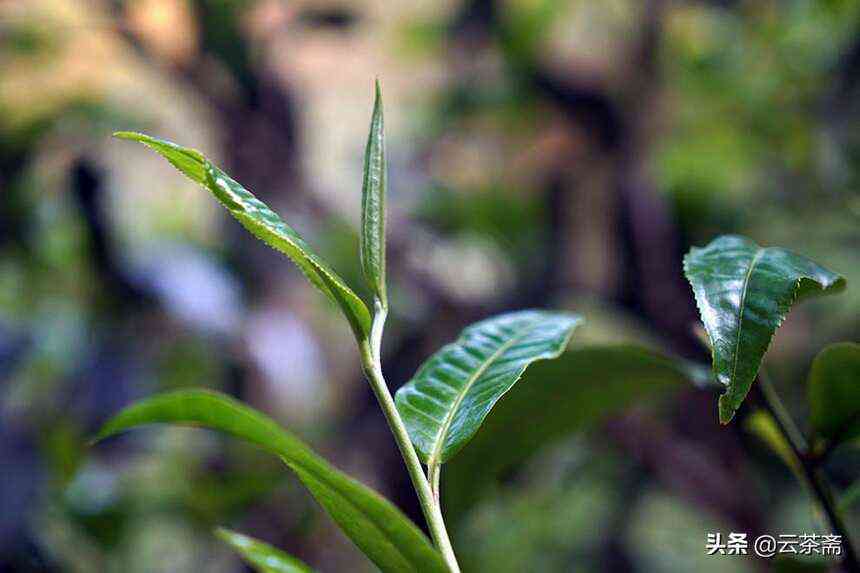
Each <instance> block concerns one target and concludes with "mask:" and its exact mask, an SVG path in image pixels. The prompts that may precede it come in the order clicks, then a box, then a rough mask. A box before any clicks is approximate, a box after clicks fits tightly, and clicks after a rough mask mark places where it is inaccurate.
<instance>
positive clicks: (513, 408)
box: [444, 345, 690, 521]
mask: <svg viewBox="0 0 860 573" xmlns="http://www.w3.org/2000/svg"><path fill="white" fill-rule="evenodd" d="M688 372H689V370H688V368H687V367H686V365H685V364H684V363H683V362H680V361H677V360H673V359H670V358H668V357H666V356H664V355H662V354H660V353H657V352H654V351H652V350H648V349H646V348H642V347H639V346H632V345H607V346H589V347H584V348H572V349H570V350H568V351H567V352H565V353H564V354H562V355H561V356H559V357H558V358H557V359H555V360H548V361H545V362H540V363H538V364H535V365H533V366H532V367H530V368H529V369H528V370H527V371H526V373H525V374H524V376H523V379H522V381H521V382H520V383H519V384H517V385H516V387H514V388H513V389H512V390H511V391H510V392H508V393H507V394H506V395H505V396H504V397H503V398H502V399H501V400H499V403H498V404H496V406H495V408H493V412H492V413H491V414H490V415H489V416H487V419H486V420H485V421H484V424H483V425H482V426H481V429H480V430H479V431H478V433H477V434H476V435H475V437H474V439H473V440H472V441H471V442H469V444H467V445H466V447H465V448H463V452H462V455H460V456H457V458H456V459H454V460H452V461H451V462H450V463H449V464H448V465H447V466H446V468H447V469H446V471H447V477H446V479H445V481H444V485H445V488H444V496H445V502H446V503H445V506H446V508H447V515H449V516H450V517H451V519H452V520H454V521H456V520H457V519H458V518H459V517H460V516H462V515H463V514H464V513H465V512H467V511H468V509H469V508H470V507H472V506H473V505H474V503H475V502H477V501H478V500H479V499H480V498H481V496H482V495H485V494H486V492H487V491H492V487H490V486H491V485H492V484H493V483H495V482H496V480H497V479H498V478H499V476H502V475H504V474H506V472H509V471H510V470H511V469H512V468H514V467H516V466H518V465H520V464H522V463H525V461H526V460H528V459H529V458H531V457H532V456H534V455H535V454H537V453H538V452H540V451H541V450H542V448H543V447H545V446H549V445H551V444H553V443H555V442H557V441H559V440H561V439H563V438H565V437H567V436H569V435H571V434H573V433H575V432H580V431H583V430H586V429H589V428H592V427H593V426H594V425H595V424H597V423H599V422H601V421H603V420H605V419H606V418H608V417H610V416H613V415H616V414H618V413H619V412H620V411H622V410H624V409H627V408H630V407H632V406H641V405H646V404H650V403H653V402H655V401H656V399H658V398H661V397H663V396H665V395H666V394H667V393H668V392H669V391H678V390H681V389H684V388H686V387H689V384H690V380H689V377H688V375H687V373H688ZM500 445H503V447H500Z"/></svg>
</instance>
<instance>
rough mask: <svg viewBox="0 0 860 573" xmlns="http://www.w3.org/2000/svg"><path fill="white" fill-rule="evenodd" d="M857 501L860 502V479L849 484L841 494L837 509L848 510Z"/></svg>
mask: <svg viewBox="0 0 860 573" xmlns="http://www.w3.org/2000/svg"><path fill="white" fill-rule="evenodd" d="M858 502H860V480H857V481H855V482H854V483H853V484H851V485H850V486H849V487H848V489H846V490H845V493H843V494H842V497H840V499H839V510H840V511H848V510H849V509H851V508H852V507H854V505H855V504H856V503H858Z"/></svg>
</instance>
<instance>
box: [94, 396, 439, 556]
mask: <svg viewBox="0 0 860 573" xmlns="http://www.w3.org/2000/svg"><path fill="white" fill-rule="evenodd" d="M148 424H178V425H185V426H204V427H207V428H210V429H213V430H220V431H222V432H225V433H227V434H230V435H232V436H235V437H237V438H241V439H244V440H246V441H249V442H251V443H253V444H256V445H258V446H260V447H261V448H263V449H264V450H266V451H268V452H271V453H273V454H275V455H276V456H279V457H280V458H281V459H282V460H284V462H285V463H286V464H287V466H289V467H290V469H292V470H293V471H294V472H295V473H296V475H298V477H299V479H300V480H301V481H302V483H304V484H305V486H306V487H307V488H308V489H309V490H310V492H311V494H313V496H314V498H315V499H316V500H317V501H318V502H319V504H320V505H322V506H323V508H325V510H326V511H327V512H328V513H329V515H331V517H332V519H334V520H335V522H336V523H337V524H338V525H339V526H340V528H341V529H342V530H343V532H344V533H346V535H347V536H349V538H350V539H351V540H352V541H353V542H354V543H355V544H356V545H357V546H358V548H359V549H361V550H362V551H363V552H364V554H365V555H367V556H368V557H369V558H370V559H371V561H373V562H374V563H375V564H376V565H377V566H378V567H379V568H380V569H381V570H382V571H386V572H387V571H391V572H395V571H422V572H423V571H438V572H442V571H446V570H447V569H446V567H445V564H444V562H443V561H442V557H441V555H440V554H439V553H438V552H437V551H436V550H435V549H434V548H433V546H432V545H430V542H429V541H428V539H427V538H426V537H425V536H424V534H423V533H421V531H420V530H419V529H418V528H417V527H416V526H415V524H413V523H412V522H411V521H409V519H407V518H406V517H405V516H404V515H403V514H402V513H401V512H400V511H399V510H398V509H397V508H396V507H394V506H393V505H392V504H391V503H390V502H389V501H388V500H386V499H385V498H383V497H382V496H380V495H379V494H377V493H376V492H374V491H373V490H371V489H369V488H367V487H365V486H363V485H362V484H360V483H359V482H357V481H355V480H354V479H352V478H350V477H349V476H347V475H346V474H344V473H342V472H340V471H339V470H337V469H335V468H334V467H332V466H331V465H330V464H329V463H328V462H326V461H325V460H324V459H323V458H321V457H319V456H318V455H317V454H316V453H314V451H313V450H311V449H310V448H309V447H308V446H307V445H305V444H304V443H303V442H302V441H300V440H299V439H298V438H296V437H295V436H293V435H292V434H290V433H288V432H286V431H285V430H284V429H282V428H281V427H280V426H279V425H278V424H276V423H275V422H274V421H273V420H271V419H270V418H267V417H266V416H264V415H262V414H261V413H259V412H257V411H256V410H254V409H252V408H249V407H248V406H245V405H244V404H242V403H240V402H237V401H236V400H233V399H232V398H230V397H229V396H226V395H223V394H219V393H217V392H211V391H207V390H185V391H178V392H171V393H167V394H160V395H158V396H154V397H152V398H148V399H146V400H143V401H141V402H138V403H136V404H133V405H131V406H129V407H128V408H126V409H125V410H123V411H122V412H120V413H119V414H117V415H116V416H115V417H114V418H112V419H111V420H110V421H109V422H108V423H107V424H105V426H104V427H103V428H102V430H101V432H99V435H98V437H97V439H99V440H100V439H103V438H106V437H108V436H111V435H113V434H116V433H118V432H122V431H124V430H128V429H131V428H134V427H136V426H141V425H148Z"/></svg>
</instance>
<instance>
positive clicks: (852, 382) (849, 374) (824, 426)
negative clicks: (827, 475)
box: [809, 342, 860, 444]
mask: <svg viewBox="0 0 860 573" xmlns="http://www.w3.org/2000/svg"><path fill="white" fill-rule="evenodd" d="M809 407H810V420H811V422H812V428H813V429H814V430H815V433H816V434H817V436H818V437H821V438H825V439H826V440H828V441H830V442H835V443H837V444H838V443H841V442H847V441H850V440H853V439H855V438H857V437H860V344H857V343H855V342H840V343H837V344H831V345H830V346H828V347H827V348H825V349H824V350H822V351H821V352H819V353H818V356H816V357H815V360H813V361H812V368H811V370H810V372H809Z"/></svg>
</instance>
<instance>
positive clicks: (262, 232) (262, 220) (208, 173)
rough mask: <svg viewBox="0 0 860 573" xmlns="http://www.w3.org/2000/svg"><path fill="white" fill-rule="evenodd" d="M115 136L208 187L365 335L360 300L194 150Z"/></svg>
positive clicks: (367, 328)
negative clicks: (158, 156)
mask: <svg viewBox="0 0 860 573" xmlns="http://www.w3.org/2000/svg"><path fill="white" fill-rule="evenodd" d="M114 136H115V137H119V138H121V139H129V140H132V141H138V142H140V143H143V144H144V145H146V146H147V147H150V148H151V149H154V150H155V151H157V152H158V153H159V154H161V155H162V156H163V157H164V158H165V159H167V160H168V161H169V162H170V163H171V164H172V165H173V166H174V167H176V168H177V169H178V170H179V171H181V172H182V173H184V174H185V175H187V176H188V178H189V179H191V180H192V181H194V182H196V183H198V184H200V185H202V186H203V187H204V188H206V189H207V190H209V191H210V192H211V193H212V194H213V195H214V196H215V198H216V199H218V201H220V202H221V204H222V205H224V206H225V207H226V208H227V210H228V211H230V214H231V215H233V217H235V218H236V219H237V220H238V221H239V222H240V223H241V224H242V226H243V227H245V228H246V229H247V230H248V231H249V232H250V233H251V234H253V235H254V236H255V237H257V238H258V239H260V240H261V241H263V242H264V243H266V244H267V245H269V246H270V247H272V248H273V249H275V250H277V251H280V252H281V253H283V254H285V255H287V256H288V257H289V258H290V259H291V260H292V261H293V262H294V263H295V264H296V265H297V266H298V267H299V269H301V271H302V272H303V273H304V275H305V276H306V277H307V278H308V280H309V281H310V282H311V284H313V285H314V286H315V287H317V288H318V289H319V290H320V291H322V292H323V293H324V294H325V295H326V296H328V297H329V298H330V299H331V300H332V301H333V302H334V303H335V304H336V305H338V306H339V307H340V309H341V311H342V312H343V314H344V316H345V317H346V319H347V320H348V321H349V324H350V326H351V327H352V330H353V332H354V333H355V335H356V337H357V338H358V339H359V340H363V339H365V338H367V336H368V333H369V332H370V312H369V311H368V310H367V306H365V304H364V302H363V301H362V300H361V299H360V298H359V297H358V295H356V294H355V293H354V292H353V291H352V290H351V289H350V288H349V287H348V286H347V285H346V283H345V282H344V281H343V279H341V278H340V277H339V276H338V275H337V273H335V272H334V271H333V270H332V269H331V268H329V266H328V265H327V264H326V263H325V261H323V260H322V259H321V258H320V257H319V256H318V255H317V254H316V253H314V252H313V251H312V250H311V248H310V247H309V246H308V244H307V243H305V241H304V239H302V238H301V237H300V236H299V234H298V233H296V232H295V231H294V230H293V229H292V228H291V227H290V226H289V225H287V224H286V223H285V222H284V221H283V219H281V218H280V217H279V216H278V215H277V214H276V213H275V212H274V211H272V210H271V209H269V207H268V206H267V205H266V204H265V203H263V202H262V201H260V200H259V199H257V198H256V197H254V195H253V194H252V193H251V192H250V191H248V190H247V189H245V188H244V187H242V186H241V185H240V184H239V183H237V182H236V181H234V180H233V179H231V178H230V177H229V176H228V175H227V174H226V173H224V172H223V171H221V170H220V169H219V168H218V167H216V166H215V165H213V164H212V163H210V162H209V160H207V159H206V158H205V157H203V155H202V154H201V153H200V152H199V151H197V150H194V149H188V148H186V147H182V146H179V145H176V144H175V143H171V142H170V141H165V140H163V139H158V138H155V137H150V136H148V135H144V134H142V133H133V132H128V131H121V132H117V133H115V134H114Z"/></svg>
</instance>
